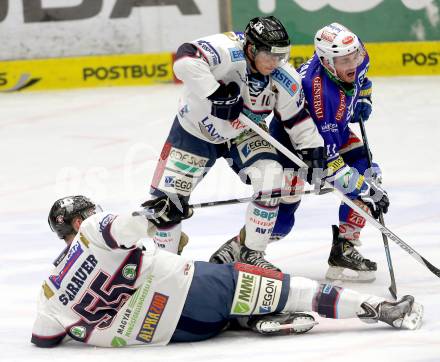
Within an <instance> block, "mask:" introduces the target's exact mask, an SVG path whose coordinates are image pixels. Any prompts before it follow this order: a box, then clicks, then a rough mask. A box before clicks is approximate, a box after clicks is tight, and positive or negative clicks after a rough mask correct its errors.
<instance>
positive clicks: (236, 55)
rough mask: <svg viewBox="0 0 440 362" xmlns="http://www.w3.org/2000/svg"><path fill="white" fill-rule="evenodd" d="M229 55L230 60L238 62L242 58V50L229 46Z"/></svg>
mask: <svg viewBox="0 0 440 362" xmlns="http://www.w3.org/2000/svg"><path fill="white" fill-rule="evenodd" d="M228 50H229V55H230V56H231V61H233V62H238V61H240V60H244V52H243V50H241V49H238V48H229V49H228Z"/></svg>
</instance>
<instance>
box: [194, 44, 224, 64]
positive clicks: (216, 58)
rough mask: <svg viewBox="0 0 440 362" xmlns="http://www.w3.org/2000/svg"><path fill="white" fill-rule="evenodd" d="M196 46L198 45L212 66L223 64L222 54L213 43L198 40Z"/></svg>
mask: <svg viewBox="0 0 440 362" xmlns="http://www.w3.org/2000/svg"><path fill="white" fill-rule="evenodd" d="M196 44H197V47H198V48H199V49H200V51H201V52H202V53H203V54H204V56H205V58H206V59H208V61H209V63H210V64H212V65H218V64H220V63H221V62H222V61H221V58H220V54H219V53H218V52H217V50H216V49H215V48H214V47H213V46H212V45H211V43H210V42H209V41H206V40H197V41H196Z"/></svg>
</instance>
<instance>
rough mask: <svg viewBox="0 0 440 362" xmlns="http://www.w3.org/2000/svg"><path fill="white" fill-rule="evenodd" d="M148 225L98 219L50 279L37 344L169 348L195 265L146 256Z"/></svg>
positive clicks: (85, 226)
mask: <svg viewBox="0 0 440 362" xmlns="http://www.w3.org/2000/svg"><path fill="white" fill-rule="evenodd" d="M148 226H149V224H148V221H147V220H146V219H145V218H143V217H140V216H137V217H132V216H122V215H120V216H115V215H112V214H108V213H99V214H95V215H93V216H91V217H89V218H87V219H86V220H84V221H83V223H82V224H81V227H80V230H79V232H78V234H77V236H76V237H75V239H74V240H73V242H72V244H71V246H70V247H69V248H67V249H66V250H65V252H63V253H62V254H61V255H60V257H59V258H58V259H57V260H56V262H55V264H56V266H55V268H54V269H53V270H52V272H51V274H50V276H49V277H48V278H47V279H46V280H45V281H44V283H43V286H42V290H41V293H40V301H39V305H38V315H37V319H36V321H35V324H34V327H33V331H32V342H33V343H35V344H36V345H38V346H42V347H50V346H54V345H56V344H58V343H59V342H60V341H62V340H63V339H64V338H73V339H75V340H78V341H81V342H85V343H88V344H91V345H95V346H102V347H111V346H113V347H119V346H124V345H132V344H146V345H164V344H167V343H168V342H169V341H170V339H171V337H172V335H173V333H174V330H175V328H176V325H177V322H178V320H179V318H180V315H181V312H182V309H183V305H184V303H185V300H186V296H187V293H188V290H189V287H190V284H191V281H192V277H193V272H194V265H193V262H192V261H189V260H187V259H185V258H183V257H181V256H177V255H174V254H171V253H167V252H164V251H161V250H158V249H152V250H145V248H144V247H143V244H142V243H141V242H140V241H139V239H141V238H143V237H146V236H147V229H148Z"/></svg>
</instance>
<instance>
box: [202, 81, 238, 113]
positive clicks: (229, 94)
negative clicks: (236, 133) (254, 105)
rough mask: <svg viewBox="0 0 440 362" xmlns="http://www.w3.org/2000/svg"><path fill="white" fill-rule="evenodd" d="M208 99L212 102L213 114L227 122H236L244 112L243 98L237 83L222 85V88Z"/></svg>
mask: <svg viewBox="0 0 440 362" xmlns="http://www.w3.org/2000/svg"><path fill="white" fill-rule="evenodd" d="M208 99H209V100H210V101H211V103H212V106H211V114H212V115H213V116H214V117H217V118H220V119H224V120H225V121H234V120H236V119H237V118H238V116H239V115H240V112H241V111H242V110H243V98H242V96H241V94H240V87H239V86H238V84H237V83H235V82H231V83H229V84H228V85H225V84H220V87H218V88H217V90H216V91H215V92H214V93H212V94H211V95H210V96H209V97H208Z"/></svg>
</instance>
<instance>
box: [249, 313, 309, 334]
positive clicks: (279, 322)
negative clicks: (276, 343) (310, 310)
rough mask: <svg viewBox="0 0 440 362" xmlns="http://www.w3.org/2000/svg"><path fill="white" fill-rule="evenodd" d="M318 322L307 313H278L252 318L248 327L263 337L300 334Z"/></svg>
mask: <svg viewBox="0 0 440 362" xmlns="http://www.w3.org/2000/svg"><path fill="white" fill-rule="evenodd" d="M317 324H318V322H316V321H315V318H314V317H313V316H312V315H311V314H307V313H279V314H267V315H263V316H255V317H252V318H251V319H250V320H249V322H248V325H249V327H250V328H251V329H252V330H253V331H255V332H258V333H261V334H265V335H283V334H302V333H306V332H308V331H310V330H311V329H312V328H313V327H314V326H315V325H317Z"/></svg>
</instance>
